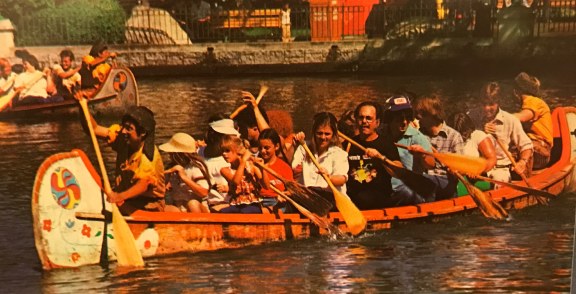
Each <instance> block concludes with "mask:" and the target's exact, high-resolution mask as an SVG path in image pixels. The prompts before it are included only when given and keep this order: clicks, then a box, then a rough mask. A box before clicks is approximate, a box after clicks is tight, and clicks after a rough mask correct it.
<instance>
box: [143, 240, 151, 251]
mask: <svg viewBox="0 0 576 294" xmlns="http://www.w3.org/2000/svg"><path fill="white" fill-rule="evenodd" d="M150 246H152V242H150V240H146V242H144V248H145V249H149V248H150Z"/></svg>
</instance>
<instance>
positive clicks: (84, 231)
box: [82, 225, 92, 238]
mask: <svg viewBox="0 0 576 294" xmlns="http://www.w3.org/2000/svg"><path fill="white" fill-rule="evenodd" d="M91 230H92V228H90V227H89V226H87V225H84V226H83V227H82V235H84V236H86V237H88V238H90V231H91Z"/></svg>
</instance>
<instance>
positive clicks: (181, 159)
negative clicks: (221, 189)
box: [172, 152, 212, 187]
mask: <svg viewBox="0 0 576 294" xmlns="http://www.w3.org/2000/svg"><path fill="white" fill-rule="evenodd" d="M173 154H174V155H173V157H172V158H173V159H174V163H175V164H178V165H181V166H183V167H185V166H187V165H192V166H193V167H197V168H198V169H199V170H200V172H202V176H204V178H205V179H206V181H207V182H208V187H212V183H211V181H210V173H208V167H207V166H206V163H205V162H204V159H203V158H202V157H201V156H200V155H199V154H198V153H191V152H174V153H173Z"/></svg>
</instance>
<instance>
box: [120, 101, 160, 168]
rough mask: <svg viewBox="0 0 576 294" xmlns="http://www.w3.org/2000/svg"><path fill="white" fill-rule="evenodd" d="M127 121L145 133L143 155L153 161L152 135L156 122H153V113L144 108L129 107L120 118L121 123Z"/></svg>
mask: <svg viewBox="0 0 576 294" xmlns="http://www.w3.org/2000/svg"><path fill="white" fill-rule="evenodd" d="M127 120H130V121H133V122H135V123H136V124H137V125H138V126H140V127H141V128H143V129H144V131H145V132H146V139H144V150H143V151H144V154H145V155H146V156H147V157H148V158H149V159H150V160H153V159H154V137H155V136H154V133H155V130H156V120H154V113H153V112H152V110H150V109H148V108H147V107H145V106H134V107H131V108H130V109H129V110H128V112H127V113H126V114H125V115H124V116H123V117H122V122H125V121H127Z"/></svg>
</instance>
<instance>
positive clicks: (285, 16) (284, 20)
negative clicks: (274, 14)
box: [280, 3, 291, 43]
mask: <svg viewBox="0 0 576 294" xmlns="http://www.w3.org/2000/svg"><path fill="white" fill-rule="evenodd" d="M280 24H281V26H282V42H284V43H288V42H290V41H291V39H290V38H291V37H290V24H291V23H290V6H289V5H288V3H286V4H284V7H282V10H281V11H280Z"/></svg>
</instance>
